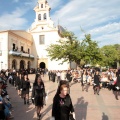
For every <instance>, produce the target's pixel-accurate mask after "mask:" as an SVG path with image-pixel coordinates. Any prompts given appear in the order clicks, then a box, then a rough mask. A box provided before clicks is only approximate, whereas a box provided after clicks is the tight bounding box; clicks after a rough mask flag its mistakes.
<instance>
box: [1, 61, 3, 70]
mask: <svg viewBox="0 0 120 120" xmlns="http://www.w3.org/2000/svg"><path fill="white" fill-rule="evenodd" d="M2 64H3V62H2V61H1V70H2Z"/></svg>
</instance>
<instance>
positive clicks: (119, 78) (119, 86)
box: [115, 73, 120, 100]
mask: <svg viewBox="0 0 120 120" xmlns="http://www.w3.org/2000/svg"><path fill="white" fill-rule="evenodd" d="M119 92H120V73H119V74H118V76H117V81H116V84H115V98H116V100H119V99H118V95H119Z"/></svg>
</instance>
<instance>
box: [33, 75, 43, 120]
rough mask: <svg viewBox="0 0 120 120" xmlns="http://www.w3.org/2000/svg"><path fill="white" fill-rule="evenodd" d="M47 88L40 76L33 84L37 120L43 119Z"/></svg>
mask: <svg viewBox="0 0 120 120" xmlns="http://www.w3.org/2000/svg"><path fill="white" fill-rule="evenodd" d="M44 98H45V86H44V83H43V81H42V79H41V77H40V76H38V77H37V78H36V80H35V82H34V84H33V90H32V100H33V101H34V104H35V106H36V112H37V119H38V120H39V119H40V118H41V109H42V108H43V105H44Z"/></svg>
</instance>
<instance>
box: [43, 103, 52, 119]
mask: <svg viewBox="0 0 120 120" xmlns="http://www.w3.org/2000/svg"><path fill="white" fill-rule="evenodd" d="M51 109H52V104H51V105H49V106H48V107H47V108H46V109H45V110H44V111H43V112H42V117H41V119H42V118H44V116H48V118H47V119H45V120H49V119H50V117H51V115H49V114H48V113H49V111H50V110H51Z"/></svg>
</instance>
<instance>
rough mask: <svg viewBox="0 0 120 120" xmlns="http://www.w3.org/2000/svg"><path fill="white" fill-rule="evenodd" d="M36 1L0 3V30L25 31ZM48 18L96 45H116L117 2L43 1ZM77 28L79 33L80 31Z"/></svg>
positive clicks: (119, 37)
mask: <svg viewBox="0 0 120 120" xmlns="http://www.w3.org/2000/svg"><path fill="white" fill-rule="evenodd" d="M37 1H38V0H0V30H9V29H11V30H27V29H28V28H30V26H31V24H32V23H33V22H34V20H35V12H34V11H33V9H34V7H35V6H36V5H37ZM47 1H48V3H49V5H50V7H51V11H50V17H51V19H52V20H53V21H54V23H55V25H57V24H58V21H59V24H60V25H61V26H63V27H64V28H66V29H67V30H69V31H72V32H74V33H75V35H76V36H77V37H78V39H79V40H82V39H84V34H91V36H92V39H93V40H95V41H97V42H98V44H99V46H100V47H102V46H104V45H111V44H120V0H107V1H105V0H47ZM81 28H82V29H83V31H84V32H83V31H81Z"/></svg>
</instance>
